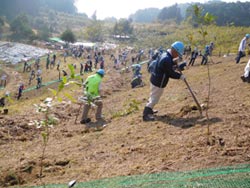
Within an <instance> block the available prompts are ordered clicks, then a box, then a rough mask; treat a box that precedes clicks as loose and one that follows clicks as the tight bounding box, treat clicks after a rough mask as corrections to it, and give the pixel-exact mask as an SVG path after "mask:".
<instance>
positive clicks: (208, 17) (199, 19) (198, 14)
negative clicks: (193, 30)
mask: <svg viewBox="0 0 250 188" xmlns="http://www.w3.org/2000/svg"><path fill="white" fill-rule="evenodd" d="M202 11H203V9H202V8H201V7H199V6H198V5H194V6H193V12H194V16H195V21H196V23H197V24H198V25H199V28H200V30H199V33H200V34H201V36H202V38H203V44H206V36H207V35H208V32H207V27H206V26H208V25H211V24H213V23H214V20H215V16H213V15H212V14H210V13H208V12H207V13H206V14H204V15H203V14H202ZM209 57H210V56H209ZM207 74H208V96H207V105H206V108H205V110H206V118H207V135H208V137H207V143H208V144H209V135H210V130H209V116H208V109H209V102H210V94H211V76H210V70H209V63H207Z"/></svg>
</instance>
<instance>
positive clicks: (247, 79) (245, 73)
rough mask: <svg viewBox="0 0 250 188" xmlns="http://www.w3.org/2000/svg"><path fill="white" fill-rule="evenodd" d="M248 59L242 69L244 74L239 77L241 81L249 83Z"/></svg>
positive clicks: (249, 61) (249, 67) (249, 69)
mask: <svg viewBox="0 0 250 188" xmlns="http://www.w3.org/2000/svg"><path fill="white" fill-rule="evenodd" d="M249 72H250V59H249V60H248V62H247V65H246V66H245V69H244V74H243V75H242V76H241V77H240V78H241V79H242V81H243V82H247V83H250V74H249Z"/></svg>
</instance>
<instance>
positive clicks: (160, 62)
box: [1, 34, 250, 124]
mask: <svg viewBox="0 0 250 188" xmlns="http://www.w3.org/2000/svg"><path fill="white" fill-rule="evenodd" d="M249 37H250V35H249V34H246V35H245V36H244V38H243V39H242V41H241V42H240V45H239V51H238V54H237V57H236V59H235V60H236V64H238V63H239V62H240V59H241V58H242V57H243V56H244V52H245V49H246V46H247V41H248V39H249ZM214 48H215V46H214V43H213V42H210V44H209V45H205V47H204V49H203V50H198V48H197V47H196V46H194V49H193V50H192V48H191V46H190V45H187V46H186V47H185V46H184V44H183V42H181V41H176V42H174V43H173V44H172V45H171V47H170V48H169V49H166V50H164V49H163V47H160V48H158V49H153V48H150V49H149V51H148V54H145V53H144V50H143V49H139V50H138V51H135V50H134V49H128V48H124V49H119V51H118V50H117V51H111V52H109V53H107V52H105V50H100V49H89V48H88V49H84V48H83V47H81V46H80V47H74V48H72V49H67V50H65V51H64V52H63V53H62V54H59V53H49V54H47V57H46V61H45V64H44V66H42V65H41V64H42V63H43V62H42V61H41V59H40V57H35V58H34V63H32V62H27V61H24V62H23V73H24V74H27V73H28V74H29V80H28V84H29V85H31V84H32V81H33V80H36V89H39V88H41V87H42V74H43V75H46V73H47V71H48V70H54V66H56V69H55V70H56V71H58V72H59V81H60V80H61V73H62V74H63V76H68V73H67V71H66V70H65V69H64V68H62V64H65V63H66V62H67V58H68V57H69V56H71V57H72V58H73V59H74V61H75V62H76V63H73V64H72V65H73V67H74V69H75V70H77V69H78V67H79V75H81V76H83V75H84V74H86V73H90V75H89V76H88V77H87V78H86V80H85V81H84V83H83V86H84V97H85V98H84V100H83V103H84V105H83V106H84V107H83V114H82V118H81V120H80V123H82V124H88V123H90V122H91V119H90V118H89V117H88V112H89V109H90V108H91V105H95V106H97V111H96V120H97V121H100V120H103V116H102V108H103V103H102V98H101V93H102V92H101V88H102V87H101V85H102V84H101V82H102V78H103V77H104V76H105V74H106V73H105V69H106V65H105V64H106V63H105V62H106V61H108V62H109V65H110V62H113V66H112V68H113V69H114V70H117V71H121V70H125V71H127V72H132V76H131V88H132V89H133V88H137V87H143V86H144V85H145V84H144V82H143V78H142V73H141V66H142V64H141V61H142V59H149V61H148V62H149V63H148V64H147V66H148V67H147V68H148V72H149V73H150V96H149V99H148V102H147V103H146V105H145V107H144V110H143V120H144V121H154V120H155V118H154V114H155V113H156V111H155V110H154V106H155V105H156V104H157V103H158V102H159V100H160V98H161V96H162V94H163V91H164V88H166V86H167V84H168V81H169V79H170V78H172V79H177V80H178V79H180V80H185V76H184V75H183V74H182V72H181V71H182V70H184V67H186V66H189V67H190V66H194V64H195V62H196V61H197V58H198V57H200V59H201V62H200V65H206V64H207V63H208V57H209V56H212V54H213V50H214ZM108 55H110V58H109V59H107V57H108ZM57 56H59V58H58V57H57ZM60 56H62V57H63V61H61V60H60ZM105 58H106V60H105ZM56 61H57V63H56ZM181 61H182V62H184V63H182V64H180V63H179V62H181ZM187 61H188V62H187ZM61 62H64V63H61ZM111 64H112V63H111ZM177 65H178V66H177ZM42 67H45V69H44V72H42ZM249 71H250V60H249V61H248V63H247V65H246V67H245V70H244V74H243V75H242V76H241V79H242V81H243V82H248V83H250V74H249ZM92 72H93V73H92ZM6 80H7V75H6V74H3V75H2V76H1V86H2V87H5V86H6ZM24 88H25V87H24V83H20V84H19V86H18V92H17V100H20V99H21V97H22V93H23V91H24Z"/></svg>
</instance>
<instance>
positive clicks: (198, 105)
mask: <svg viewBox="0 0 250 188" xmlns="http://www.w3.org/2000/svg"><path fill="white" fill-rule="evenodd" d="M178 70H179V72H180V73H181V74H182V72H181V70H180V69H178ZM183 81H184V82H185V84H186V86H187V88H188V90H189V91H190V93H191V95H192V97H193V99H194V101H195V103H196V105H197V107H198V110H199V112H200V116H202V108H201V105H200V103H199V102H198V100H197V98H196V97H195V95H194V92H193V91H192V89H191V87H190V86H189V84H188V82H187V80H186V78H184V80H183Z"/></svg>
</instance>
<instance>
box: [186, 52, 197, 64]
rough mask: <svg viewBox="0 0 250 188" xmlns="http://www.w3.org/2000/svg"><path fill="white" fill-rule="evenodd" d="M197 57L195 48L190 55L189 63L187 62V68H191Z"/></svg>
mask: <svg viewBox="0 0 250 188" xmlns="http://www.w3.org/2000/svg"><path fill="white" fill-rule="evenodd" d="M197 56H198V50H197V48H196V47H195V48H194V50H193V51H192V53H191V59H190V61H189V64H188V66H193V65H194V62H195V60H196V58H197Z"/></svg>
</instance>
